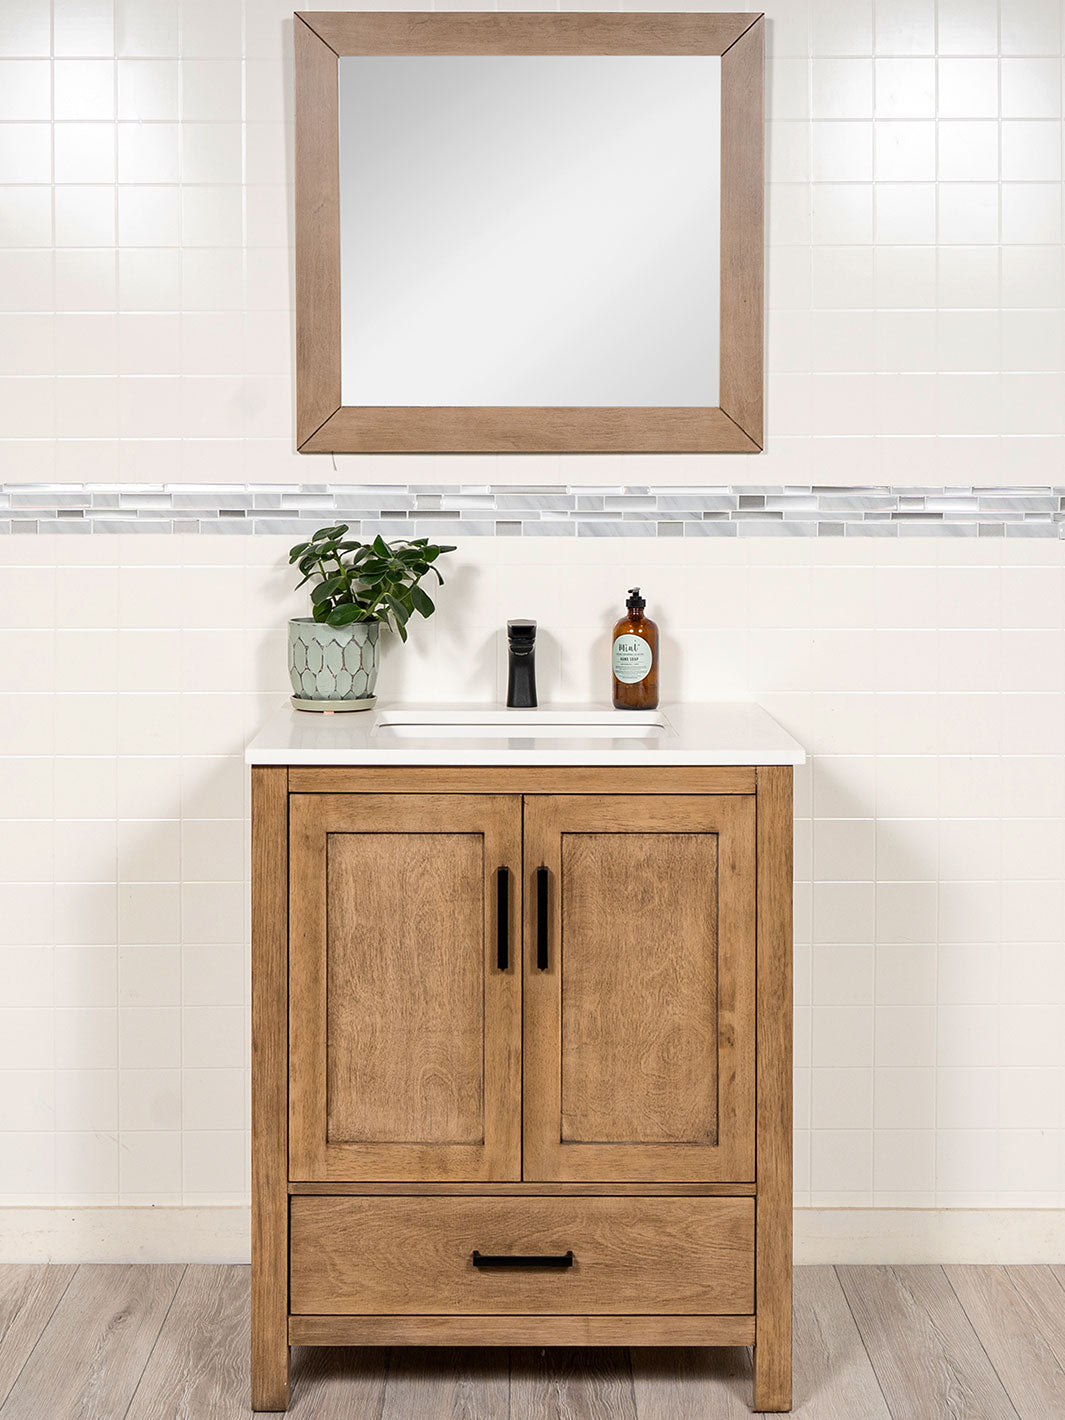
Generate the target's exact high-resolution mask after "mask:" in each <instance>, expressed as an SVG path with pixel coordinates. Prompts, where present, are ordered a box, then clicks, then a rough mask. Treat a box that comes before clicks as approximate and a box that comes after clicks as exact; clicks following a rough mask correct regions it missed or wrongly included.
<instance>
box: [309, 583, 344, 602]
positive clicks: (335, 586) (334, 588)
mask: <svg viewBox="0 0 1065 1420" xmlns="http://www.w3.org/2000/svg"><path fill="white" fill-rule="evenodd" d="M343 586H344V578H343V577H327V578H326V579H325V581H324V582H319V583H318V585H317V586H316V587H315V589H314V591H313V592H312V593H311V602H312V603H313V604H314V605H315V606H317V604H318V603H319V602H324V601H328V600H329V598H330V597H331V596H332V595H333V593H334V592H338V591H340V589H341V588H342V587H343Z"/></svg>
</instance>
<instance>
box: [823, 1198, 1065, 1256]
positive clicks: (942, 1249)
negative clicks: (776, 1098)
mask: <svg viewBox="0 0 1065 1420" xmlns="http://www.w3.org/2000/svg"><path fill="white" fill-rule="evenodd" d="M795 1261H796V1262H797V1263H799V1264H803V1263H818V1262H835V1263H840V1264H845V1263H848V1262H868V1263H874V1262H894V1263H900V1264H902V1263H908V1262H915V1263H920V1262H1000V1263H1001V1262H1013V1263H1024V1262H1063V1261H1065V1209H1060V1208H796V1210H795Z"/></svg>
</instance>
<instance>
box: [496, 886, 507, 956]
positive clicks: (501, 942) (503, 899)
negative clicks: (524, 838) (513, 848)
mask: <svg viewBox="0 0 1065 1420" xmlns="http://www.w3.org/2000/svg"><path fill="white" fill-rule="evenodd" d="M496 965H497V966H498V967H499V970H500V971H506V970H507V968H508V967H509V966H510V869H509V868H497V869H496Z"/></svg>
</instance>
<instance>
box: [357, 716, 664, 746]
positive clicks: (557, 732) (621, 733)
mask: <svg viewBox="0 0 1065 1420" xmlns="http://www.w3.org/2000/svg"><path fill="white" fill-rule="evenodd" d="M373 733H374V734H375V735H380V736H381V737H382V738H385V739H404V740H408V739H413V740H425V739H433V740H437V739H449V740H450V739H478V740H481V739H489V738H491V739H537V740H539V739H581V740H585V739H597V740H599V739H610V740H618V739H625V740H644V739H654V738H658V737H661V736H666V735H672V734H673V733H674V731H673V727H672V726H671V725H670V723H669V721H668V720H667V719H666V717H665V715H663V714H661V713H660V712H659V711H657V710H614V711H611V710H390V711H389V710H386V711H382V712H381V713H380V714H379V715H378V716H377V720H376V723H375V725H374V730H373Z"/></svg>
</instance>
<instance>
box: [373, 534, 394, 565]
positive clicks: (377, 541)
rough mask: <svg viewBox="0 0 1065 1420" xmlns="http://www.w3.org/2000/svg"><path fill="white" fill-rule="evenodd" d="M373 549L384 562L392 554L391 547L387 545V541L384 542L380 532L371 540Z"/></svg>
mask: <svg viewBox="0 0 1065 1420" xmlns="http://www.w3.org/2000/svg"><path fill="white" fill-rule="evenodd" d="M373 550H374V551H375V552H376V553H377V555H378V557H383V558H384V559H385V561H386V562H387V561H388V559H389V558H390V557H391V556H392V549H391V548H390V547H389V545H388V543H387V542H385V540H384V538H383V537H382V536H381V534H380V533H378V534H377V536H376V537H375V538H374V540H373Z"/></svg>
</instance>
